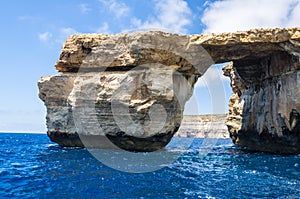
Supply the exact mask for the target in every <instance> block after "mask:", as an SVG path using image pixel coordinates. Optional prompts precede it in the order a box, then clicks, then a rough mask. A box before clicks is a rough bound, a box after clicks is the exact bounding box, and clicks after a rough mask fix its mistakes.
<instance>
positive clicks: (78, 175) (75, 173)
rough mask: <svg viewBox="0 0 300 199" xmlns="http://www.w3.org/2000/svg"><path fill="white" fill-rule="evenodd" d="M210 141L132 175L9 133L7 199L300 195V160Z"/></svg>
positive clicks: (2, 146) (0, 165)
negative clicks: (175, 158) (212, 144)
mask: <svg viewBox="0 0 300 199" xmlns="http://www.w3.org/2000/svg"><path fill="white" fill-rule="evenodd" d="M185 141H186V139H184V138H177V139H175V140H174V141H173V143H175V145H176V146H180V144H181V143H185ZM206 141H207V140H206ZM203 142H204V140H203V139H194V140H193V143H192V145H191V146H190V148H189V149H181V150H179V149H178V148H176V147H175V148H174V147H172V146H168V147H167V150H166V151H164V154H174V153H178V152H180V154H181V156H180V157H179V158H178V160H176V161H175V162H174V163H172V164H170V165H167V164H166V165H163V166H165V167H163V168H162V169H160V170H156V171H153V172H147V173H127V172H122V171H118V170H114V169H112V168H110V167H108V166H105V165H104V164H102V163H101V162H99V161H98V160H97V159H96V158H94V157H93V156H92V155H91V153H90V152H89V151H88V150H87V149H75V148H73V149H69V148H62V147H60V146H58V145H56V144H54V143H51V142H50V141H49V139H48V137H47V136H46V135H42V134H4V133H1V134H0V198H300V156H299V155H298V156H297V155H294V156H281V155H272V154H264V153H249V152H245V151H241V150H240V149H238V148H236V147H235V146H233V145H232V144H231V141H230V140H224V139H220V140H218V142H217V144H214V147H213V148H212V149H209V147H207V145H204V144H203ZM205 147H207V148H208V149H209V150H208V151H207V152H208V153H204V152H203V151H204V149H205ZM179 148H180V147H179ZM203 148H204V149H203ZM124 159H125V158H124ZM149 162H153V161H152V160H149ZM145 167H147V165H145Z"/></svg>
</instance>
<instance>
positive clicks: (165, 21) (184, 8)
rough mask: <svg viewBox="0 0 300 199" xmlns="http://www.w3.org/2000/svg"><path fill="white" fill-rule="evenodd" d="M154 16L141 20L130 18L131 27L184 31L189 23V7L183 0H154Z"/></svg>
mask: <svg viewBox="0 0 300 199" xmlns="http://www.w3.org/2000/svg"><path fill="white" fill-rule="evenodd" d="M154 2H155V8H154V11H155V14H156V15H155V16H150V17H148V20H146V21H144V22H142V20H140V19H137V18H132V19H131V24H132V25H133V27H135V28H138V29H145V30H149V29H162V30H168V31H171V32H176V33H186V32H187V31H188V30H187V29H186V26H187V25H190V24H191V14H192V12H191V9H190V8H189V6H188V4H187V2H185V1H184V0H155V1H154Z"/></svg>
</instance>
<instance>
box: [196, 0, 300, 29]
mask: <svg viewBox="0 0 300 199" xmlns="http://www.w3.org/2000/svg"><path fill="white" fill-rule="evenodd" d="M207 6H208V7H207V8H206V10H205V12H204V14H203V16H202V19H201V21H202V23H203V24H204V25H206V29H205V30H204V32H206V33H211V32H215V33H220V32H232V31H238V30H248V29H252V28H275V27H287V26H300V0H243V1H241V0H219V1H215V2H212V3H208V4H207Z"/></svg>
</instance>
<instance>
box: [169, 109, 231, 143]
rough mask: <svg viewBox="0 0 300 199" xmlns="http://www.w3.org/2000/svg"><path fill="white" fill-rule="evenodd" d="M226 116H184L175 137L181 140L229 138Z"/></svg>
mask: <svg viewBox="0 0 300 199" xmlns="http://www.w3.org/2000/svg"><path fill="white" fill-rule="evenodd" d="M226 117H227V115H226V114H212V115H184V116H183V119H182V122H181V125H180V128H179V130H178V131H177V133H176V134H175V135H174V136H177V137H181V138H220V139H224V138H229V133H228V130H227V126H226V125H225V121H226Z"/></svg>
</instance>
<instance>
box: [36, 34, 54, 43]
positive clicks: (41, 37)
mask: <svg viewBox="0 0 300 199" xmlns="http://www.w3.org/2000/svg"><path fill="white" fill-rule="evenodd" d="M38 37H39V40H41V41H43V42H47V41H49V40H50V39H51V38H52V34H51V33H50V32H44V33H41V34H39V35H38Z"/></svg>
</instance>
